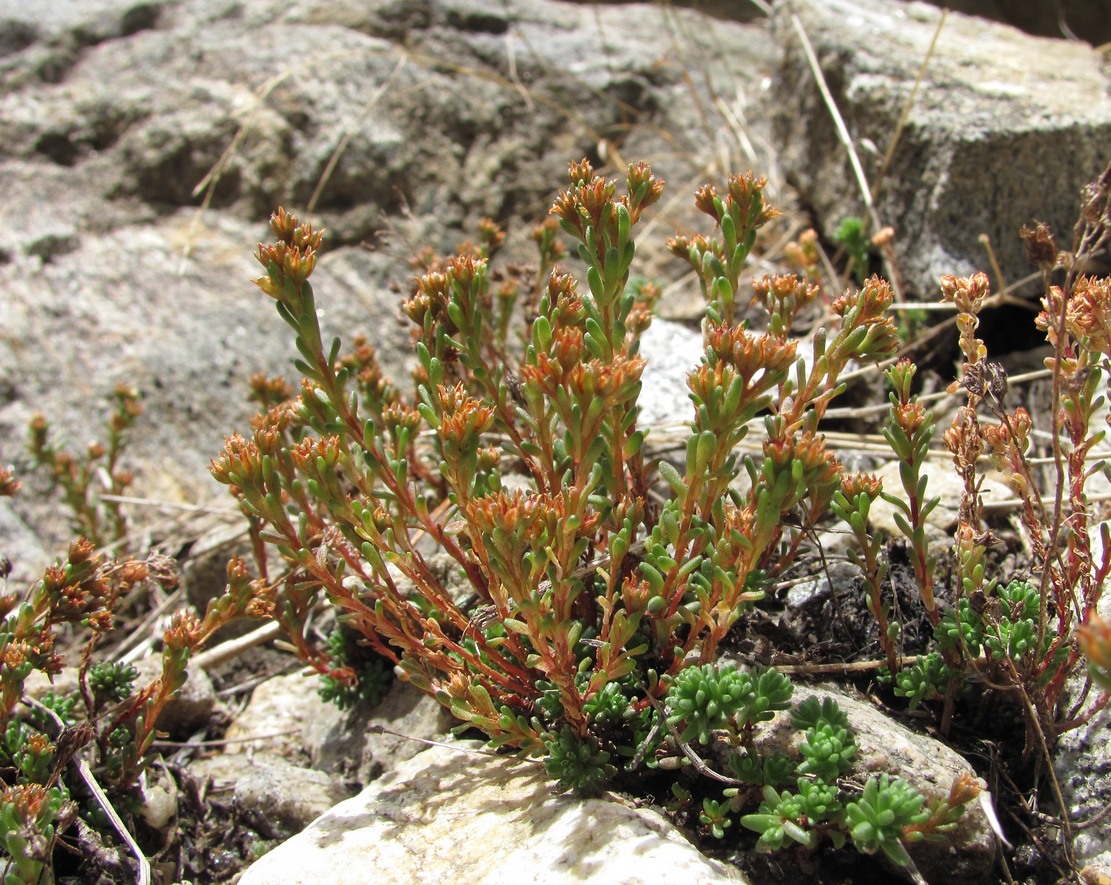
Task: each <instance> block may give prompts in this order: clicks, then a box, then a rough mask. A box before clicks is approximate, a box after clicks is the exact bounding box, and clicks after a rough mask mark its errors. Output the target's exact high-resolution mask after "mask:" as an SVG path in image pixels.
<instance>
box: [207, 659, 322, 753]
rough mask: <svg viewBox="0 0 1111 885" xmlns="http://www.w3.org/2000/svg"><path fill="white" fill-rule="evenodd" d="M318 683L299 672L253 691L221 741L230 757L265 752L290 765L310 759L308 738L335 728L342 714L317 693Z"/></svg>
mask: <svg viewBox="0 0 1111 885" xmlns="http://www.w3.org/2000/svg"><path fill="white" fill-rule="evenodd" d="M318 682H319V681H318V679H317V678H316V676H315V675H308V676H306V675H304V674H303V673H302V672H301V671H297V672H296V673H290V674H288V675H286V676H275V677H273V678H272V679H267V680H266V681H265V682H263V683H260V684H259V685H258V686H256V687H255V690H254V691H253V692H252V693H251V700H250V701H249V702H248V704H247V706H246V707H245V708H244V709H243V711H242V712H241V713H240V714H239V715H238V716H236V717H235V721H234V722H232V724H231V725H230V726H229V727H228V730H227V733H226V734H225V735H224V737H225V738H226V739H227V740H228V741H229V742H232V743H228V745H227V750H226V752H227V753H228V754H230V755H235V754H241V753H258V752H266V753H270V754H272V755H274V756H281V757H285V758H287V759H289V760H292V761H299V760H300V761H303V760H307V759H308V757H309V749H308V747H309V744H310V740H309V738H308V737H307V735H309V734H313V733H316V734H319V733H323V732H326V731H327V730H328V729H330V728H332V727H334V725H335V723H336V722H337V721H338V720H339V719H340V717H341V713H340V711H339V710H338V709H337V708H336V707H335V705H333V704H330V703H328V702H327V701H325V700H323V699H322V698H321V697H320V695H319V694H318V693H317V688H318V687H319V686H318Z"/></svg>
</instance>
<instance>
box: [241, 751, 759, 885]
mask: <svg viewBox="0 0 1111 885" xmlns="http://www.w3.org/2000/svg"><path fill="white" fill-rule="evenodd" d="M480 746H481V745H480V744H478V743H475V742H463V743H460V744H458V746H457V747H456V748H454V749H453V748H447V747H433V748H431V749H429V750H426V751H425V752H423V753H419V754H418V755H417V756H415V757H414V758H413V759H411V760H409V761H407V762H404V763H402V764H401V765H399V766H398V767H397V769H396V770H394V771H392V772H390V773H389V774H387V775H385V776H384V777H383V778H382V779H381V780H379V781H376V782H375V783H374V784H372V785H371V786H369V787H368V788H367V789H365V790H364V791H363V792H362V793H361V794H360V795H358V796H357V797H355V798H354V799H350V800H348V801H347V802H343V803H341V804H340V805H337V806H336V807H335V808H333V809H332V810H331V811H329V812H328V813H327V814H325V815H324V816H323V817H321V818H320V819H319V820H317V821H315V822H314V823H313V824H312V826H310V827H309V828H308V829H306V830H305V831H303V832H302V833H300V834H299V835H297V836H295V837H294V838H293V839H290V840H289V841H288V842H286V843H284V844H283V845H281V846H279V847H278V848H276V849H274V850H273V851H271V852H270V853H269V854H267V855H265V856H264V857H263V858H262V859H261V860H259V861H257V862H256V863H255V864H254V865H252V866H251V867H250V868H249V869H248V870H247V871H246V873H244V875H243V878H242V879H241V880H240V882H241V883H242V885H299V883H305V885H308V883H315V882H319V881H328V882H333V883H335V885H365V883H368V882H375V883H379V885H392V883H398V885H410V883H414V882H415V883H422V885H423V883H428V885H432V883H440V882H450V881H453V880H454V879H456V878H457V877H458V876H459V875H460V873H461V871H464V870H465V871H466V873H465V875H466V876H467V879H468V880H469V881H473V882H478V883H487V885H494V883H501V882H514V881H528V882H536V883H544V885H557V883H565V882H575V881H592V882H606V883H613V885H647V883H649V882H684V883H691V885H701V883H716V882H738V881H743V879H742V878H741V877H740V875H739V874H738V873H737V872H736V871H735V870H732V869H729V868H726V867H725V866H723V865H721V864H718V863H717V862H715V861H712V860H709V859H708V858H705V857H703V856H702V855H701V854H699V852H698V851H697V850H696V849H695V848H694V846H692V845H691V844H690V843H689V842H688V841H687V840H686V839H685V838H683V836H682V835H680V834H679V833H678V831H676V830H675V829H674V827H672V826H671V825H670V824H669V823H667V822H666V821H665V820H664V819H663V818H662V817H661V816H660V815H659V814H657V813H656V812H654V811H651V810H649V809H643V808H641V809H637V808H631V807H629V806H627V805H625V804H623V803H621V802H618V801H616V800H613V799H585V800H583V799H573V798H571V797H569V796H560V795H556V794H554V793H553V790H552V785H551V782H550V781H549V779H548V777H547V774H546V772H545V771H544V768H543V766H542V765H539V764H537V763H530V762H521V761H517V760H513V759H511V758H505V757H496V756H492V755H483V754H480V753H475V752H473V751H475V750H477V749H478V748H479V747H480Z"/></svg>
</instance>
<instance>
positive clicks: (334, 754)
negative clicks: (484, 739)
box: [305, 682, 458, 784]
mask: <svg viewBox="0 0 1111 885" xmlns="http://www.w3.org/2000/svg"><path fill="white" fill-rule="evenodd" d="M371 723H373V724H374V725H380V726H383V727H384V728H388V729H389V731H383V732H381V733H377V732H372V731H368V726H369V725H370V724H371ZM457 724H458V723H457V721H456V720H455V719H453V718H452V717H451V715H450V714H448V713H447V711H446V710H445V709H444V707H443V706H442V705H441V704H439V703H437V702H436V701H435V700H434V699H433V698H430V697H429V696H428V695H426V694H424V693H423V692H422V691H419V690H418V689H416V688H414V687H413V686H412V685H410V684H409V683H407V682H395V683H394V685H393V686H392V687H391V688H390V691H389V693H388V694H387V695H386V697H385V698H384V699H383V700H382V702H381V703H380V704H377V705H375V706H371V705H369V704H365V703H360V704H356V705H355V706H354V707H353V708H352V709H350V710H347V711H345V712H344V713H343V715H342V716H340V717H338V718H337V717H335V716H329V717H322V718H321V720H319V721H318V722H316V723H315V724H310V725H309V727H308V728H306V730H305V740H306V744H307V747H306V749H307V750H308V752H309V755H310V757H311V759H312V764H313V766H314V767H316V768H320V769H322V770H324V771H338V772H342V773H343V774H344V775H345V776H347V777H348V779H349V780H354V781H356V782H358V783H364V784H365V783H367V782H369V781H371V780H374V779H375V778H377V777H379V776H381V774H382V772H383V771H386V770H389V769H390V768H391V767H392V766H394V765H396V764H397V763H398V762H402V761H404V760H406V759H411V758H412V757H413V756H415V755H416V754H417V753H419V752H421V751H422V750H425V749H427V748H428V745H427V744H426V743H423V741H429V740H442V739H443V737H444V735H446V734H448V732H449V731H450V730H451V728H452V727H453V726H455V725H457Z"/></svg>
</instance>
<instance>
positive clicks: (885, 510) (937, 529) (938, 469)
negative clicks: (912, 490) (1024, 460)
mask: <svg viewBox="0 0 1111 885" xmlns="http://www.w3.org/2000/svg"><path fill="white" fill-rule="evenodd" d="M925 474H926V476H927V480H926V500H927V501H928V500H930V499H931V498H940V499H941V500H940V501H939V502H938V505H937V507H935V508H934V509H933V510H932V511H931V512H930V514H929V516H927V517H926V537H927V538H928V539H929V540H930V541H934V542H944V541H946V540H951V539H952V530H953V528H954V527H955V526H956V524H957V512H958V508H959V507H960V503H961V494H962V493H963V491H964V484H963V483H962V482H961V478H960V477H959V476H957V474H956V471H955V469H954V467H953V465H952V463H951V462H949V461H940V462H938V463H937V464H933V463H931V464H928V465H927V467H926V470H925ZM875 475H876V476H877V477H878V478H879V479H880V480H882V481H883V490H884V491H885V492H887V493H888V494H891V495H894V496H896V497H897V498H900V499H901V500H904V501H905V500H906V498H907V495H906V492H905V491H904V490H903V483H902V480H901V479H900V478H899V462H898V461H889V462H888V463H887V464H884V465H883V466H882V467H880V468H879V469H878V470H876V471H875ZM980 493H981V495H982V496H983V499H984V503H985V504H989V503H997V502H1000V501H1005V500H1007V499H1008V498H1010V497H1011V492H1010V490H1009V489H1008V488H1007V481H1006V480H1005V479H1004V478H1003V476H1002V474H1000V473H996V472H993V473H991V474H989V475H988V477H987V479H986V480H985V482H984V484H983V487H982V488H981V489H980ZM868 521H869V522H870V523H871V524H872V528H873V529H879V530H881V531H884V532H887V533H888V534H889V535H890V536H891V537H893V538H901V537H903V533H902V531H901V530H900V529H899V526H898V525H897V524H896V522H895V505H894V504H889V503H888V502H887V501H884V500H883V499H880V500H878V501H876V502H875V503H873V504H872V507H871V509H870V510H869V511H868Z"/></svg>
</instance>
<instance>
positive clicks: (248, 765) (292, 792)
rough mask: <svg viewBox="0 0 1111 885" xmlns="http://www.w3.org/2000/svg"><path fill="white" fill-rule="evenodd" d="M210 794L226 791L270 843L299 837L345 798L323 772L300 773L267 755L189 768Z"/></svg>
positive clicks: (231, 757) (339, 786) (202, 762)
mask: <svg viewBox="0 0 1111 885" xmlns="http://www.w3.org/2000/svg"><path fill="white" fill-rule="evenodd" d="M190 771H191V772H192V773H193V774H194V775H196V776H197V777H199V778H211V779H212V781H213V789H214V790H218V791H226V790H229V789H230V790H231V791H232V794H233V796H234V798H235V801H236V803H237V804H238V805H239V807H240V808H241V809H242V810H243V811H244V812H245V816H246V819H247V821H248V822H249V823H250V825H251V826H253V827H254V828H255V829H257V830H258V832H260V833H261V834H262V835H264V836H266V837H267V838H270V839H284V838H288V837H289V836H292V835H293V834H295V833H299V832H300V831H301V830H302V829H304V827H305V826H307V825H308V824H309V823H310V822H311V821H313V820H314V819H315V818H317V817H319V816H320V815H321V814H323V813H324V812H325V811H327V810H328V809H329V808H331V807H332V806H333V805H335V804H336V803H338V802H342V801H343V800H344V799H346V798H348V796H350V792H349V791H348V790H347V789H346V788H345V787H344V785H343V784H341V783H338V782H336V781H335V780H333V779H332V778H331V777H329V776H328V775H327V774H325V773H324V772H322V771H314V770H313V769H311V768H301V767H300V766H297V765H293V764H291V763H290V762H288V761H287V760H285V759H282V758H281V757H279V756H275V755H274V754H272V753H258V754H254V755H252V756H249V757H248V756H242V755H236V754H232V755H223V756H214V757H212V758H209V759H202V760H199V761H198V762H195V763H193V765H192V766H190Z"/></svg>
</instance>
